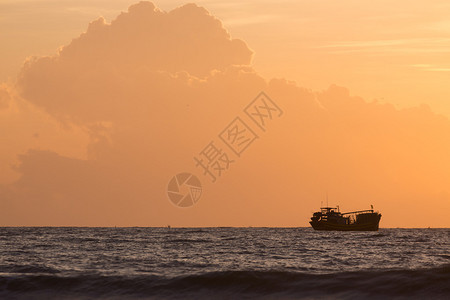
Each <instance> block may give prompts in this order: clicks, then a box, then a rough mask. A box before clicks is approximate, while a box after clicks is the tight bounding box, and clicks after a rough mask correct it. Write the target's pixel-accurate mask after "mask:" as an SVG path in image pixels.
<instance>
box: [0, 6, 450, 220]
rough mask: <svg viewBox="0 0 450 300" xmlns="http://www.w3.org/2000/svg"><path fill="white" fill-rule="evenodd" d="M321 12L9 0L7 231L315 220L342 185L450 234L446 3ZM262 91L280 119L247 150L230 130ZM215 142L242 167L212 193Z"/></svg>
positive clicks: (362, 203) (2, 183)
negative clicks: (183, 197) (175, 197)
mask: <svg viewBox="0 0 450 300" xmlns="http://www.w3.org/2000/svg"><path fill="white" fill-rule="evenodd" d="M310 2H311V1H285V2H265V1H258V2H250V1H248V2H242V1H241V2H237V1H236V2H230V1H228V2H224V1H203V2H198V5H193V4H190V5H185V6H181V7H179V5H181V4H183V2H180V1H164V3H155V4H154V5H153V4H151V3H149V2H145V3H140V4H134V5H133V3H134V2H132V1H60V2H58V3H57V4H55V3H54V2H52V1H3V2H2V3H1V4H0V28H1V29H0V38H1V40H2V41H3V42H2V47H1V48H0V54H1V55H0V57H1V58H0V66H2V68H1V69H0V82H2V81H3V83H1V85H0V130H1V131H0V138H1V139H2V146H1V148H0V168H1V170H2V172H1V173H0V220H1V221H0V225H55V226H57V225H82V226H165V225H167V224H171V225H172V226H307V225H308V223H307V222H308V219H309V217H310V215H311V212H312V211H314V210H316V209H317V208H318V207H319V206H320V202H321V201H324V200H325V194H326V193H327V192H328V194H329V198H330V204H338V205H340V207H341V209H342V210H354V209H364V208H368V207H369V206H370V204H373V205H374V206H375V208H376V209H379V210H380V211H381V213H382V214H383V217H382V220H381V227H428V226H431V227H448V226H449V225H450V221H449V219H448V213H447V211H448V210H449V209H450V171H449V170H450V156H449V155H448V153H450V121H449V119H448V116H450V106H449V103H450V102H449V101H447V97H448V96H449V91H450V90H449V85H448V84H446V82H448V80H447V79H448V76H449V75H450V62H449V60H448V59H447V55H446V54H447V52H448V50H450V39H448V38H447V37H446V36H448V32H449V31H450V23H449V20H448V18H447V16H446V15H445V11H446V9H447V11H448V8H450V7H449V6H450V5H449V4H446V3H445V2H444V1H427V2H425V1H415V2H411V1H397V2H396V3H395V5H393V4H392V3H391V2H388V1H377V4H373V3H370V2H368V1H343V2H342V3H341V2H340V3H339V5H338V4H336V2H335V1H315V2H314V4H311V3H310ZM130 5H132V6H130ZM128 6H130V8H128V10H127V7H128ZM121 11H122V13H121ZM99 15H103V16H104V17H105V18H99ZM88 23H90V25H89V26H87V24H88ZM86 28H87V29H86ZM58 48H59V50H57V49H58ZM273 78H277V79H273ZM260 91H265V92H266V93H267V95H269V97H271V98H272V99H273V100H274V102H276V104H278V105H279V107H280V108H281V109H282V110H283V115H282V116H281V117H279V118H276V119H274V120H273V122H271V123H270V126H269V127H268V128H267V130H266V131H262V130H261V128H258V127H257V126H256V127H253V128H252V129H253V130H254V131H255V133H256V134H257V135H258V137H259V138H258V139H256V140H255V142H254V143H252V144H251V146H249V147H248V149H247V150H245V152H244V153H243V154H242V155H241V157H237V156H233V155H234V154H233V153H232V152H231V151H230V150H229V149H228V148H227V146H226V145H224V144H223V143H222V144H221V141H220V138H219V134H220V133H221V132H222V130H224V129H225V127H226V126H227V125H228V124H229V123H230V122H231V121H232V120H233V119H234V118H235V117H238V116H239V117H241V118H242V119H243V120H244V121H248V122H250V123H249V124H252V123H251V122H252V121H251V120H250V119H248V118H247V119H246V115H245V112H244V108H245V107H246V106H247V105H248V104H249V103H250V102H251V101H252V100H253V99H254V98H255V97H256V96H257V95H258V94H259V92H260ZM354 95H360V96H361V97H363V98H359V97H355V96H354ZM250 126H252V125H250ZM253 126H255V124H254V123H253ZM212 140H213V141H214V142H217V144H218V145H219V146H221V147H222V150H223V151H228V152H229V155H230V157H233V158H234V160H235V162H234V163H233V164H232V165H231V166H230V169H229V170H227V171H226V172H224V174H223V175H222V176H221V177H220V178H219V179H218V180H217V182H215V183H212V182H210V180H209V178H208V177H206V176H204V175H203V173H202V170H201V169H199V168H198V167H197V168H196V166H195V163H194V160H193V158H194V156H196V155H198V154H199V152H200V151H201V150H202V149H203V148H204V147H205V146H206V145H207V144H208V143H209V142H210V141H212ZM179 172H191V173H193V174H195V175H197V176H198V178H199V179H200V181H201V182H202V185H203V194H202V197H201V199H200V200H199V202H198V203H197V204H196V205H195V206H193V207H190V208H184V209H181V208H178V207H175V206H174V205H173V204H172V203H170V201H169V200H168V197H167V194H166V188H167V184H168V182H169V180H170V179H171V177H172V176H173V175H175V174H177V173H179Z"/></svg>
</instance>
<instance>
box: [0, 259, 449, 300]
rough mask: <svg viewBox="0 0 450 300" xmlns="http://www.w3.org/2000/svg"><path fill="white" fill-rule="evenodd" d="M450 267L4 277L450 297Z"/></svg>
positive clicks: (92, 295) (134, 289)
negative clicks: (174, 275) (348, 270)
mask: <svg viewBox="0 0 450 300" xmlns="http://www.w3.org/2000/svg"><path fill="white" fill-rule="evenodd" d="M449 283H450V265H446V266H443V267H439V268H432V269H420V270H391V271H385V270H384V271H381V270H372V271H371V270H365V271H359V272H342V273H332V274H309V273H305V272H302V273H300V272H289V271H221V272H208V273H198V274H190V275H186V276H177V277H171V278H169V277H163V276H157V275H137V276H100V275H96V274H82V275H73V276H63V275H60V274H29V273H28V274H19V273H14V274H12V273H3V274H2V275H0V298H2V299H8V298H14V299H30V298H31V299H37V298H47V299H60V298H66V299H67V298H70V299H138V298H147V299H186V298H191V299H194V298H195V299H209V298H212V297H214V298H218V299H222V298H225V299H231V298H237V299H239V298H265V299H275V298H276V299H294V298H295V299H299V298H300V299H301V298H333V299H335V298H337V299H353V298H362V297H363V298H369V299H379V298H384V297H389V298H405V299H406V298H408V299H411V298H413V299H414V298H415V299H424V298H428V299H431V298H433V299H448V298H447V297H448V295H450V284H449Z"/></svg>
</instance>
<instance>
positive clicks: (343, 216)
mask: <svg viewBox="0 0 450 300" xmlns="http://www.w3.org/2000/svg"><path fill="white" fill-rule="evenodd" d="M380 219H381V214H380V213H379V212H375V211H374V210H373V206H372V205H371V209H368V210H358V211H351V212H346V213H341V212H340V211H339V206H338V207H321V208H320V211H318V212H315V213H314V214H313V216H312V217H311V221H310V222H309V224H311V226H312V228H314V229H315V230H339V231H377V230H378V224H379V223H380Z"/></svg>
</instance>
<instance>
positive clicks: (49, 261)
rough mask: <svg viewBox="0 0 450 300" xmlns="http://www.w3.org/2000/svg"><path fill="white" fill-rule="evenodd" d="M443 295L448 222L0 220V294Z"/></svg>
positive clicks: (447, 283) (446, 293) (449, 262)
mask: <svg viewBox="0 0 450 300" xmlns="http://www.w3.org/2000/svg"><path fill="white" fill-rule="evenodd" d="M212 298H214V299H250V298H251V299H252V298H257V299H316V298H319V299H356V298H361V299H386V298H389V299H392V298H397V299H450V229H380V230H379V231H378V232H320V231H314V230H313V229H311V228H172V229H169V228H75V227H61V228H55V227H52V228H44V227H40V228H31V227H29V228H27V227H22V228H0V299H212Z"/></svg>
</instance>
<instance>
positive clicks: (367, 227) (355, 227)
mask: <svg viewBox="0 0 450 300" xmlns="http://www.w3.org/2000/svg"><path fill="white" fill-rule="evenodd" d="M380 217H381V216H380ZM309 223H310V224H311V226H312V227H313V228H314V229H315V230H328V231H333V230H334V231H377V230H378V225H379V223H380V218H378V220H377V221H376V222H369V223H362V224H337V223H331V222H326V221H311V222H309Z"/></svg>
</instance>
